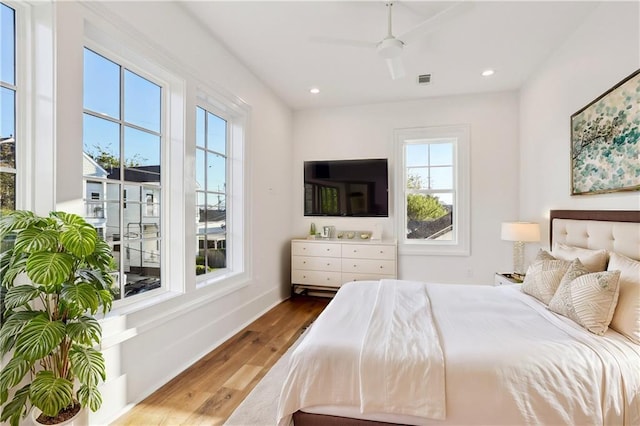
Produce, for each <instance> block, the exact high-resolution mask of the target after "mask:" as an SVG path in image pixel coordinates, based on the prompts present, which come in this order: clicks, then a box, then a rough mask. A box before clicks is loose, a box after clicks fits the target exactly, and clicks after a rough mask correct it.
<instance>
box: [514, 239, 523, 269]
mask: <svg viewBox="0 0 640 426" xmlns="http://www.w3.org/2000/svg"><path fill="white" fill-rule="evenodd" d="M513 272H515V273H516V274H518V275H521V276H523V277H524V274H525V272H526V271H525V270H524V242H522V241H514V242H513Z"/></svg>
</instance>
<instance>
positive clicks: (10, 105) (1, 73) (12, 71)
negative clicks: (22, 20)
mask: <svg viewBox="0 0 640 426" xmlns="http://www.w3.org/2000/svg"><path fill="white" fill-rule="evenodd" d="M17 90H18V88H17V87H16V13H15V10H14V9H12V8H11V7H9V6H7V5H5V4H3V3H0V212H2V211H5V210H15V208H16V172H17V166H16V141H18V140H20V136H19V135H16V93H17Z"/></svg>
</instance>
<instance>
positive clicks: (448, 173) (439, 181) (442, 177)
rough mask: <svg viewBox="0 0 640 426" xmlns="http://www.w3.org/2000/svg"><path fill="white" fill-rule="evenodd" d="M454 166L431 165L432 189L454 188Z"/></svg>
mask: <svg viewBox="0 0 640 426" xmlns="http://www.w3.org/2000/svg"><path fill="white" fill-rule="evenodd" d="M452 188H453V167H431V189H452Z"/></svg>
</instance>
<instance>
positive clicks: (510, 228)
mask: <svg viewBox="0 0 640 426" xmlns="http://www.w3.org/2000/svg"><path fill="white" fill-rule="evenodd" d="M501 238H502V239H503V240H505V241H524V242H531V241H540V225H539V224H537V223H533V222H503V223H502V233H501Z"/></svg>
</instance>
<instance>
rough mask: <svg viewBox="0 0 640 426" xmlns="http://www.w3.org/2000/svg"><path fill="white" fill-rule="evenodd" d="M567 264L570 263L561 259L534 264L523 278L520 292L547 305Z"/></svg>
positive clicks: (567, 266) (540, 261)
mask: <svg viewBox="0 0 640 426" xmlns="http://www.w3.org/2000/svg"><path fill="white" fill-rule="evenodd" d="M569 264H570V262H568V261H566V260H561V259H555V260H539V261H537V262H534V263H533V264H532V265H531V266H529V269H527V274H526V275H525V276H524V282H523V283H522V291H523V292H525V293H527V294H528V295H530V296H533V297H535V298H536V299H538V300H539V301H541V302H543V303H544V304H545V305H547V304H549V301H550V300H551V298H552V297H553V295H554V294H555V293H556V289H557V288H558V286H559V285H560V280H562V277H563V276H564V273H565V272H566V271H567V269H568V268H569Z"/></svg>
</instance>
